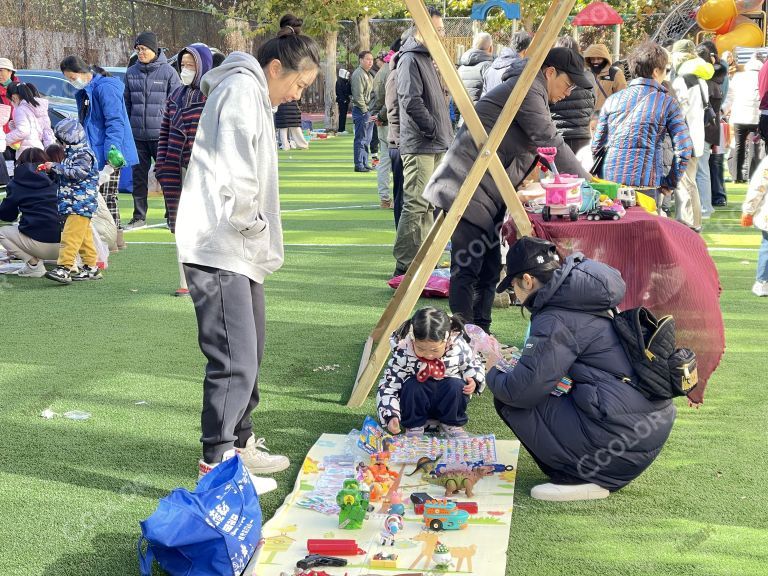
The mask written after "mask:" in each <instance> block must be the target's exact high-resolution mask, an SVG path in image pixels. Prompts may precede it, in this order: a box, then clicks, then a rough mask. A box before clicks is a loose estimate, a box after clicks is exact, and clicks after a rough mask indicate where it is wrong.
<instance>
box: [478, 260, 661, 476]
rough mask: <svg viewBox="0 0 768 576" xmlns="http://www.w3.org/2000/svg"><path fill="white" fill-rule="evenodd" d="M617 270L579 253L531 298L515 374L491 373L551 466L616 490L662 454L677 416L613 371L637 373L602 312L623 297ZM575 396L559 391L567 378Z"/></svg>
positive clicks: (490, 380) (515, 422) (518, 431)
mask: <svg viewBox="0 0 768 576" xmlns="http://www.w3.org/2000/svg"><path fill="white" fill-rule="evenodd" d="M624 291H625V285H624V281H623V280H622V279H621V275H620V274H619V272H618V271H617V270H615V269H613V268H611V267H610V266H607V265H606V264H602V263H600V262H597V261H595V260H588V259H586V258H584V256H583V255H582V254H574V255H572V256H570V257H568V259H567V260H566V262H565V264H564V265H563V267H562V268H561V269H560V270H558V271H557V272H555V275H554V277H553V278H552V280H551V281H550V282H548V283H547V284H546V285H544V286H543V287H542V288H541V289H540V290H539V291H538V292H536V293H535V294H534V295H533V296H532V297H531V299H530V300H529V301H528V302H526V306H528V307H529V310H530V311H531V333H530V337H529V338H528V340H527V341H526V344H525V346H524V348H523V355H522V357H521V359H520V362H519V363H518V365H517V366H516V367H515V368H514V370H513V371H511V372H510V373H504V372H501V371H499V370H497V369H496V368H493V369H491V370H490V371H489V373H488V375H487V385H488V388H489V389H490V390H491V391H492V393H493V395H494V398H495V404H496V409H497V411H498V412H499V415H500V416H501V417H502V418H503V419H504V421H505V422H506V423H507V425H508V426H509V427H510V428H511V429H512V431H513V432H514V433H515V435H516V436H517V437H518V438H519V439H520V441H521V442H522V443H523V444H524V445H525V446H526V448H527V449H528V450H529V451H530V452H531V453H532V454H533V455H534V456H535V458H536V459H537V460H538V461H539V462H541V463H542V464H544V465H545V466H547V467H549V468H551V469H553V470H557V471H559V472H561V473H562V474H564V475H567V476H571V477H575V478H579V479H582V480H583V481H584V482H593V483H595V484H598V485H600V486H602V487H603V488H607V489H608V490H618V489H619V488H622V487H623V486H625V485H626V484H628V483H629V482H631V481H632V480H634V479H635V478H637V477H638V476H639V475H640V474H641V473H642V472H643V470H645V469H646V468H647V467H648V466H649V465H650V464H651V462H653V460H654V459H655V458H656V456H658V455H659V452H660V451H661V448H662V446H663V445H664V443H665V442H666V441H667V438H668V437H669V433H670V431H671V430H672V424H673V422H674V420H675V406H674V404H673V403H672V402H671V401H670V400H664V401H659V402H651V401H649V400H647V399H646V398H645V397H644V396H643V395H642V394H640V393H639V392H638V391H637V390H635V389H634V388H632V387H631V386H629V385H628V384H625V383H623V382H622V381H621V380H619V379H618V378H617V377H616V376H614V374H627V375H630V376H633V375H634V372H633V370H632V367H631V365H630V363H629V360H628V359H627V356H626V354H625V352H624V349H623V348H622V346H621V343H620V342H619V339H618V336H617V334H616V332H615V331H614V329H613V326H612V324H611V320H610V319H608V318H605V317H600V316H597V315H595V314H597V313H600V312H604V311H606V310H608V309H609V308H612V307H615V306H617V305H618V303H619V302H621V300H622V298H623V297H624ZM565 375H568V376H570V378H571V379H572V380H573V387H572V389H571V391H570V393H569V394H565V395H562V396H554V395H552V394H551V393H552V391H553V390H555V387H556V385H557V383H558V382H559V381H560V379H561V378H562V377H563V376H565Z"/></svg>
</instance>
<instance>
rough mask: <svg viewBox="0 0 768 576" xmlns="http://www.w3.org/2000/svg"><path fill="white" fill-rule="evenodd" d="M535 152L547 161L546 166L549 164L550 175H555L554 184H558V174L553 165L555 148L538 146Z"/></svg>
mask: <svg viewBox="0 0 768 576" xmlns="http://www.w3.org/2000/svg"><path fill="white" fill-rule="evenodd" d="M536 152H537V153H538V154H539V156H541V157H542V158H544V160H546V161H547V164H549V167H550V169H551V170H552V174H554V175H555V182H556V183H557V184H560V172H558V171H557V166H556V165H555V156H557V148H555V147H554V146H540V147H539V148H536Z"/></svg>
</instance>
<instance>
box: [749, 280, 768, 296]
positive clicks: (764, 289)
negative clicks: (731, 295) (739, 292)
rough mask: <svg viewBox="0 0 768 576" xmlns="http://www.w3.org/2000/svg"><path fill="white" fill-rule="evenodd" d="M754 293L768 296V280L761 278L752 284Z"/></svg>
mask: <svg viewBox="0 0 768 576" xmlns="http://www.w3.org/2000/svg"><path fill="white" fill-rule="evenodd" d="M752 294H754V295H755V296H768V281H763V282H760V281H759V280H758V281H757V282H755V283H754V284H753V285H752Z"/></svg>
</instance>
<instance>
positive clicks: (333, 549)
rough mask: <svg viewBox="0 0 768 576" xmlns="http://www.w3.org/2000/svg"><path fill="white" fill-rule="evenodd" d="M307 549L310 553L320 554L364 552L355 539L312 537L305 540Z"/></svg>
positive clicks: (332, 554)
mask: <svg viewBox="0 0 768 576" xmlns="http://www.w3.org/2000/svg"><path fill="white" fill-rule="evenodd" d="M307 551H308V552H309V553H310V554H322V555H324V556H358V555H360V554H365V553H366V552H365V550H361V549H360V547H359V546H358V545H357V541H356V540H326V539H322V538H312V539H310V540H307Z"/></svg>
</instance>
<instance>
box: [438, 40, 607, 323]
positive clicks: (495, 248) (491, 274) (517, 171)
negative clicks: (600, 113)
mask: <svg viewBox="0 0 768 576" xmlns="http://www.w3.org/2000/svg"><path fill="white" fill-rule="evenodd" d="M527 63H528V60H525V59H524V60H519V61H517V62H515V63H514V64H512V66H510V68H509V70H508V71H507V73H506V74H505V76H504V77H503V80H504V81H503V82H502V84H501V85H500V86H497V87H496V88H494V89H493V90H491V91H490V92H489V93H488V94H486V95H485V96H483V97H482V98H481V99H480V101H479V102H478V103H477V105H476V106H475V110H476V111H477V114H478V116H480V120H481V121H482V123H483V126H485V129H486V131H487V132H488V133H490V132H491V130H492V129H493V127H494V125H495V124H496V121H497V120H498V118H499V115H500V114H501V110H502V108H503V107H504V104H506V102H507V99H508V98H509V96H510V94H511V93H512V90H513V89H514V87H515V84H517V81H518V79H519V78H520V74H522V72H523V69H524V68H525V65H526V64H527ZM576 86H582V87H584V88H589V87H591V86H592V83H591V82H590V81H589V79H588V78H587V77H586V76H585V74H584V60H583V59H582V57H581V56H579V55H578V54H577V53H576V52H573V51H572V50H568V49H566V48H553V49H552V50H550V51H549V54H548V55H547V57H546V59H545V60H544V65H543V66H542V68H541V71H540V72H539V73H538V74H537V75H536V78H535V80H534V81H533V84H532V85H531V88H530V89H529V90H528V93H527V94H526V96H525V99H524V100H523V103H522V105H521V106H520V110H519V111H518V112H517V115H516V116H515V119H514V121H513V122H512V124H511V125H510V127H509V130H507V133H506V135H505V136H504V139H503V140H502V141H501V145H500V146H499V149H498V155H499V159H500V160H501V163H502V164H503V165H504V168H506V170H507V173H508V174H509V178H510V180H511V181H512V184H513V185H514V186H515V187H516V188H517V187H518V186H519V185H520V184H521V183H522V182H523V180H524V179H525V177H526V176H527V175H528V174H529V173H530V171H531V170H532V169H533V167H534V165H535V163H536V161H537V159H538V155H537V153H536V149H537V148H538V147H540V146H554V147H556V148H557V150H558V154H557V160H556V162H557V167H558V169H559V170H560V171H561V172H563V173H569V174H577V175H579V176H580V177H584V178H589V177H590V176H589V174H588V173H587V172H586V171H585V170H584V169H583V168H582V167H581V165H580V164H579V162H578V161H577V160H576V157H575V156H574V154H573V152H572V151H571V149H570V148H568V147H567V146H566V145H565V143H564V142H563V138H562V137H561V136H559V135H558V134H557V130H556V129H555V125H554V124H553V123H552V116H551V114H550V111H549V103H550V102H557V101H559V100H562V99H563V98H565V97H566V96H567V95H568V94H570V93H571V91H572V90H573V89H574V88H575V87H576ZM477 153H478V151H477V147H476V146H475V144H474V142H473V140H472V137H471V136H470V134H469V132H468V131H467V129H466V127H464V128H462V129H461V130H460V131H459V133H458V135H457V136H456V139H455V140H454V142H453V144H452V145H451V148H450V149H449V150H448V152H447V154H446V156H445V160H444V161H443V163H442V164H440V167H439V168H438V169H437V171H436V172H435V174H434V175H433V176H432V179H431V180H430V181H429V183H428V184H427V188H426V190H425V192H424V198H426V200H427V201H429V202H430V203H432V204H434V205H435V206H437V207H438V208H441V209H443V210H445V211H448V210H449V209H450V207H451V205H452V204H453V201H454V199H455V198H456V196H457V195H458V192H459V189H460V188H461V185H462V184H463V182H464V180H465V179H466V177H467V174H469V170H470V169H471V167H472V165H473V164H474V162H475V160H476V159H477ZM505 212H506V205H505V204H504V200H503V199H502V197H501V193H500V192H499V190H498V188H497V186H496V183H495V182H494V181H493V179H492V178H491V176H490V174H488V173H486V174H485V176H483V179H482V180H481V181H480V185H479V186H478V188H477V190H476V191H475V194H474V196H473V197H472V200H471V201H470V203H469V206H468V207H467V209H466V211H465V212H464V215H463V217H462V219H461V221H460V222H459V224H458V226H457V227H456V230H455V231H454V233H453V236H452V237H451V243H452V248H451V288H450V294H449V304H450V307H451V311H452V312H453V313H454V314H461V315H462V317H463V318H464V320H465V321H467V322H471V323H473V324H476V325H478V326H480V327H481V328H482V329H483V330H485V331H486V332H488V331H489V330H490V327H491V308H492V306H493V296H494V293H495V288H496V284H497V283H498V281H499V275H500V273H501V248H500V245H499V228H500V226H501V224H502V223H503V220H504V214H505Z"/></svg>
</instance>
